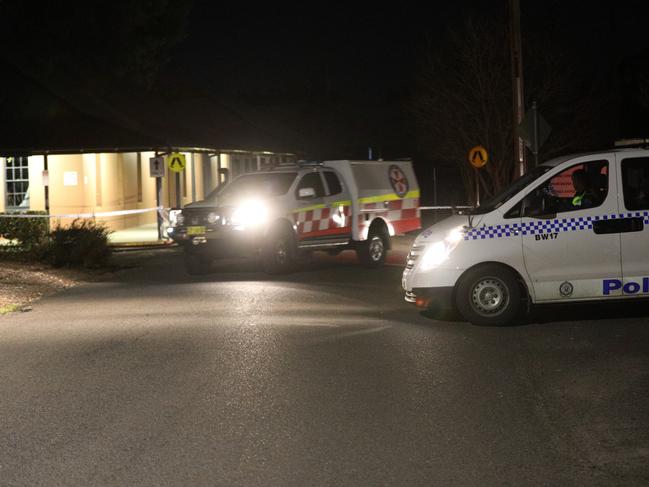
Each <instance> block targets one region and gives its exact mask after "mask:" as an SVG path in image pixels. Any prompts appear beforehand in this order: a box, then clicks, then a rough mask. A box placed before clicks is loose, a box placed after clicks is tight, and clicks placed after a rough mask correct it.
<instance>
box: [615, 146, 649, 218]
mask: <svg viewBox="0 0 649 487" xmlns="http://www.w3.org/2000/svg"><path fill="white" fill-rule="evenodd" d="M622 192H623V194H624V206H625V207H626V209H627V210H647V209H649V157H634V158H632V159H624V160H622Z"/></svg>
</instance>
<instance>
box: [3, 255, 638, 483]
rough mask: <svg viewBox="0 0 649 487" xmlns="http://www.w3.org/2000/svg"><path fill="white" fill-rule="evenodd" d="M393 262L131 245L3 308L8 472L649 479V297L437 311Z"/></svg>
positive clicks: (209, 479)
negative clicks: (270, 260)
mask: <svg viewBox="0 0 649 487" xmlns="http://www.w3.org/2000/svg"><path fill="white" fill-rule="evenodd" d="M397 250H398V249H397ZM402 258H403V255H401V256H397V258H395V259H393V260H392V261H391V262H392V263H393V264H394V265H389V266H386V267H384V268H382V269H378V270H367V269H363V268H362V267H359V265H358V264H356V262H355V261H354V259H353V258H351V257H349V256H347V255H341V256H339V257H336V258H333V257H323V258H317V259H316V260H315V262H313V263H311V264H308V265H307V266H306V267H305V268H303V269H302V270H301V271H299V272H296V273H294V274H292V275H288V276H281V277H269V276H266V275H265V274H263V273H260V272H258V271H257V270H256V268H255V266H254V264H251V263H248V262H242V261H228V262H225V263H220V264H219V265H217V266H216V268H215V272H214V273H212V274H210V275H207V276H203V277H198V278H194V277H190V276H188V275H186V274H185V273H184V271H183V269H182V256H181V255H180V254H179V253H178V252H177V250H174V249H171V250H163V251H158V252H150V253H146V252H144V253H142V252H133V253H124V254H120V255H119V256H117V259H118V260H119V261H120V262H122V263H126V264H131V265H137V266H138V267H135V268H132V269H129V270H125V271H122V272H119V273H117V274H116V275H115V276H113V277H112V278H111V279H110V280H108V281H106V282H97V283H92V284H87V285H83V286H79V287H76V288H73V289H69V290H66V291H64V292H61V293H59V294H57V295H55V296H52V297H49V298H46V299H44V300H42V301H40V302H39V303H37V304H35V305H34V309H33V311H31V312H28V313H18V314H10V315H6V316H3V317H0V485H1V486H14V485H16V486H18V485H20V486H22V485H29V486H36V485H43V486H55V485H66V486H69V485H79V486H82V485H83V486H88V485H151V486H154V485H155V486H160V485H183V486H187V485H192V486H197V485H223V486H236V485H242V486H272V485H295V486H306V485H309V486H318V485H337V486H342V485H349V486H360V485H440V486H441V485H443V486H449V485H475V486H484V485H516V486H522V485H602V486H611V485H649V400H648V398H649V319H647V316H649V307H648V306H646V305H624V306H617V307H608V308H607V307H602V306H600V307H592V306H588V307H574V306H573V307H567V308H566V307H558V308H551V309H549V310H545V311H543V312H536V313H535V314H534V315H533V316H532V318H531V319H530V321H529V323H526V324H525V325H522V326H516V327H510V328H488V327H476V326H472V325H469V324H467V323H464V322H460V321H443V320H439V319H436V317H434V316H430V315H423V314H421V313H420V312H418V311H417V310H416V309H415V308H414V307H412V305H409V304H407V303H405V302H404V301H403V296H402V292H401V290H400V287H399V286H400V275H401V268H400V263H401V262H402Z"/></svg>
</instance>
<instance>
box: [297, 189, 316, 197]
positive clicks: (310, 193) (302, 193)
mask: <svg viewBox="0 0 649 487" xmlns="http://www.w3.org/2000/svg"><path fill="white" fill-rule="evenodd" d="M297 196H298V198H300V199H306V198H315V189H313V188H300V189H299V190H298V192H297Z"/></svg>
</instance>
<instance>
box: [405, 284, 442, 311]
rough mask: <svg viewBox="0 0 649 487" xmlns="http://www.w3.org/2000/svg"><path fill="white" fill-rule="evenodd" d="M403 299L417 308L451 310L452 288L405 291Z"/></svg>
mask: <svg viewBox="0 0 649 487" xmlns="http://www.w3.org/2000/svg"><path fill="white" fill-rule="evenodd" d="M404 299H405V300H406V301H407V302H408V303H413V304H415V305H416V306H417V307H418V308H423V309H433V308H435V309H440V310H447V309H451V308H452V307H453V286H447V287H429V288H415V289H412V290H411V291H406V295H405V298H404Z"/></svg>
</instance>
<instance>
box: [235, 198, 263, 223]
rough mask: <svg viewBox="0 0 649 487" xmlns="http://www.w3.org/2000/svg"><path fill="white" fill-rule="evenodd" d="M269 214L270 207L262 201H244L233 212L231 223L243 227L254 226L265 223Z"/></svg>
mask: <svg viewBox="0 0 649 487" xmlns="http://www.w3.org/2000/svg"><path fill="white" fill-rule="evenodd" d="M267 216H268V208H267V207H266V205H265V204H264V203H263V202H262V201H258V200H250V201H244V202H243V203H241V204H240V205H239V206H238V207H237V208H236V209H235V210H234V211H233V212H232V216H231V217H230V224H232V225H234V226H236V227H241V228H246V227H254V226H256V225H259V224H261V223H264V222H265V221H266V217H267Z"/></svg>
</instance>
